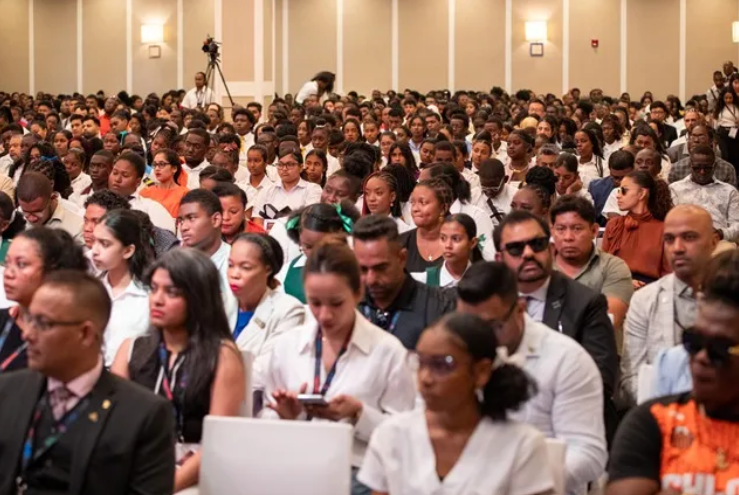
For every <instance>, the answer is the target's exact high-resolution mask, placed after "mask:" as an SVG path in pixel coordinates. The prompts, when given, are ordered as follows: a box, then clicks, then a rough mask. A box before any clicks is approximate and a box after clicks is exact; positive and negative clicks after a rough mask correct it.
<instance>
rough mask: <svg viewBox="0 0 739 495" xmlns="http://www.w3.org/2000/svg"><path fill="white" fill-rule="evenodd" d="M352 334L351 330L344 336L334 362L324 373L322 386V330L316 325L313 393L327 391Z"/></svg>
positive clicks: (323, 393)
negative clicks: (344, 338)
mask: <svg viewBox="0 0 739 495" xmlns="http://www.w3.org/2000/svg"><path fill="white" fill-rule="evenodd" d="M351 337H352V334H351V332H350V333H349V335H347V336H346V340H344V343H343V344H342V345H341V349H340V350H339V354H338V355H337V356H336V361H334V364H333V365H332V366H331V369H330V370H328V373H326V381H325V382H323V386H321V364H322V359H321V358H322V357H323V332H322V331H321V327H318V331H317V332H316V342H315V347H316V366H315V372H314V373H313V393H314V394H321V395H326V392H327V391H328V388H329V387H330V386H331V382H332V381H334V376H335V375H336V367H337V365H338V364H339V359H341V356H343V355H344V354H346V350H347V349H348V348H349V340H350V339H351Z"/></svg>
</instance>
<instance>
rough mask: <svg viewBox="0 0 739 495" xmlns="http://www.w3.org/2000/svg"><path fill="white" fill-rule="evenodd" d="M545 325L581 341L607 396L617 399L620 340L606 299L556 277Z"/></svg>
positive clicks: (559, 274)
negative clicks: (594, 365)
mask: <svg viewBox="0 0 739 495" xmlns="http://www.w3.org/2000/svg"><path fill="white" fill-rule="evenodd" d="M543 323H544V324H546V325H547V326H548V327H550V328H553V329H555V330H560V329H561V331H562V333H564V334H565V335H568V336H570V337H572V338H573V339H575V340H576V341H578V342H579V343H580V345H582V346H583V348H585V350H586V351H588V353H589V354H590V356H591V357H592V358H593V360H594V361H595V364H596V365H597V366H598V369H599V370H600V374H601V376H602V378H603V393H604V396H606V397H611V396H612V395H613V391H614V387H615V385H616V373H617V370H618V352H617V350H616V336H615V332H614V330H613V325H612V324H611V320H610V318H608V302H607V301H606V298H605V296H603V295H602V294H600V293H598V292H595V291H594V290H592V289H590V288H589V287H586V286H585V285H583V284H581V283H580V282H577V281H575V280H572V279H570V278H568V277H566V276H565V275H562V274H561V273H559V272H554V273H552V277H551V279H550V281H549V289H548V290H547V303H546V307H545V309H544V321H543Z"/></svg>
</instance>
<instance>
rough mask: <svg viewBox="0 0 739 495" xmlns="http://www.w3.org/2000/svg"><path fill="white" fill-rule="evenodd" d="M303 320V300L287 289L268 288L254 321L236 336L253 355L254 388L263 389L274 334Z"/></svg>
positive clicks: (238, 341)
mask: <svg viewBox="0 0 739 495" xmlns="http://www.w3.org/2000/svg"><path fill="white" fill-rule="evenodd" d="M304 322H305V306H303V305H302V304H301V302H300V301H298V300H297V299H295V298H294V297H293V296H291V295H288V294H285V293H284V292H281V291H277V290H272V289H270V288H267V292H265V293H264V296H262V300H261V301H259V305H258V306H257V309H256V311H255V312H254V316H252V318H251V321H249V324H248V325H247V326H246V328H244V330H243V331H242V332H241V334H240V335H239V338H238V339H236V346H237V347H238V348H239V350H241V351H249V352H251V353H252V354H253V355H254V365H253V384H254V388H255V389H259V390H262V389H263V388H264V374H265V373H266V372H267V369H268V367H269V358H270V356H271V355H272V347H273V345H274V342H275V337H277V336H279V335H280V334H282V333H284V332H287V331H288V330H294V329H296V328H298V327H300V326H301V325H303V323H304Z"/></svg>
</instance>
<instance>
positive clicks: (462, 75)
mask: <svg viewBox="0 0 739 495" xmlns="http://www.w3.org/2000/svg"><path fill="white" fill-rule="evenodd" d="M456 14H457V15H456V17H455V21H454V23H455V33H456V39H455V50H454V52H455V55H454V59H455V69H456V71H455V72H456V74H455V85H456V89H474V90H485V91H490V88H492V87H493V86H501V87H502V86H504V85H505V0H456Z"/></svg>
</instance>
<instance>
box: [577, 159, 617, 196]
mask: <svg viewBox="0 0 739 495" xmlns="http://www.w3.org/2000/svg"><path fill="white" fill-rule="evenodd" d="M578 160H579V158H578ZM598 161H600V164H601V166H602V167H603V172H602V173H599V172H598V165H597V163H598ZM577 172H578V173H579V174H580V180H582V187H583V189H585V190H586V191H587V190H588V185H589V184H590V181H592V180H595V179H600V178H602V177H608V176H609V175H610V169H609V168H608V162H607V161H606V160H602V159H600V158H598V157H597V156H595V155H593V156H592V157H591V158H590V161H589V162H587V163H580V162H579V161H578V163H577Z"/></svg>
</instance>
